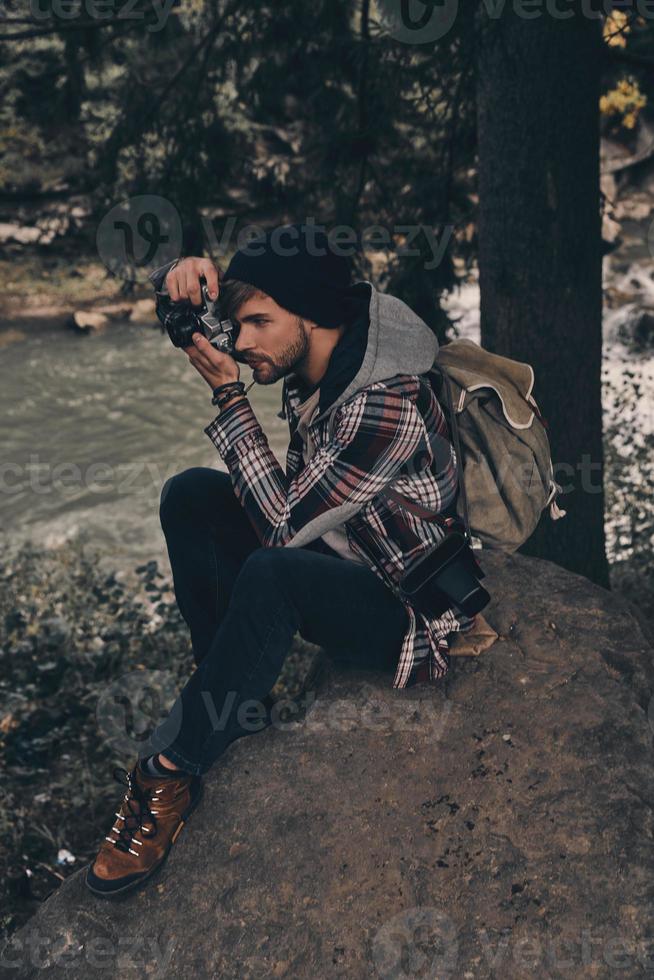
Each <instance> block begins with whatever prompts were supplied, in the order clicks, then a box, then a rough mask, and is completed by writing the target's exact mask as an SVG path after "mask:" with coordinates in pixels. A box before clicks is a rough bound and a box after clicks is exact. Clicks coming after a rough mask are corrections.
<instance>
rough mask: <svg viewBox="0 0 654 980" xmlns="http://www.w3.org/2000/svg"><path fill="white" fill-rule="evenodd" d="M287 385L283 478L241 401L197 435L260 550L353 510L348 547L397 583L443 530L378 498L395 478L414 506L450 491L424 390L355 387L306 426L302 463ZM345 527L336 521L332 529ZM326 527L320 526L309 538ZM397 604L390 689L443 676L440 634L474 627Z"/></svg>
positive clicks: (441, 420) (410, 382)
mask: <svg viewBox="0 0 654 980" xmlns="http://www.w3.org/2000/svg"><path fill="white" fill-rule="evenodd" d="M292 379H293V376H292V375H290V376H287V377H286V378H285V379H284V383H283V405H284V408H283V411H282V413H280V414H282V415H283V414H285V415H286V416H287V418H288V422H289V430H290V436H291V438H290V443H289V446H288V450H287V454H286V471H285V472H284V470H283V469H282V467H281V466H280V464H279V463H278V461H277V459H276V458H275V456H274V454H273V453H272V451H271V449H270V446H269V445H268V439H267V437H266V435H265V433H264V432H263V430H262V428H261V426H260V424H259V422H258V420H257V417H256V415H255V413H254V411H253V409H252V406H251V405H250V403H249V401H248V400H247V398H244V399H241V400H239V401H236V402H234V403H233V404H232V405H231V406H229V408H228V409H227V410H226V411H224V412H223V413H221V414H220V415H218V417H216V418H215V419H214V420H213V422H211V423H210V424H209V425H208V426H207V427H206V428H205V430H204V431H205V432H206V434H207V435H208V436H209V438H210V439H211V441H212V442H213V444H214V445H215V446H216V448H217V450H218V452H219V453H220V455H221V457H222V459H223V460H224V461H225V464H226V465H227V468H228V470H229V472H230V475H231V478H232V484H233V486H234V491H235V493H236V496H237V497H238V499H239V500H240V502H241V504H242V506H243V508H244V509H245V511H246V513H247V515H248V517H249V519H250V521H251V523H252V525H253V527H254V529H255V531H256V533H257V535H258V537H259V539H260V541H261V544H262V546H264V547H271V546H280V545H282V546H283V545H289V546H291V547H292V546H293V545H294V541H295V542H296V543H295V546H299V545H300V544H304V543H306V535H302V534H301V531H302V529H303V528H306V526H307V525H308V524H309V523H310V522H312V521H314V520H316V518H319V517H320V516H321V515H325V514H327V513H328V512H329V511H332V510H334V509H335V508H339V514H341V515H342V514H343V511H344V510H345V511H347V510H348V508H351V516H350V517H349V519H347V520H346V521H345V528H346V533H347V536H348V541H349V543H350V546H351V548H352V549H353V550H354V551H355V552H357V554H359V555H360V556H361V557H362V558H363V559H364V560H365V561H366V563H367V564H368V565H369V567H371V568H372V570H373V571H374V572H375V574H377V575H378V577H379V578H381V579H382V581H384V582H385V584H386V585H387V586H388V585H389V581H387V580H386V576H388V578H389V580H390V581H392V582H393V583H394V584H395V585H396V586H397V583H398V582H399V579H400V578H401V576H402V574H403V572H404V571H405V570H408V568H409V567H411V565H412V563H413V562H415V561H417V560H418V559H420V558H422V556H423V555H424V554H425V552H426V551H429V550H430V549H431V547H433V545H434V544H436V543H438V542H439V541H441V540H442V538H443V535H444V533H445V532H444V531H443V530H442V528H441V527H440V526H439V525H437V524H434V523H433V522H431V521H428V520H425V519H423V518H420V517H416V516H415V515H414V514H413V513H411V512H409V511H407V510H405V509H404V508H402V509H400V508H399V507H398V506H397V505H394V504H389V502H387V500H386V499H384V498H383V494H380V492H381V491H382V490H383V489H384V488H385V487H388V484H389V483H390V481H392V485H393V488H394V489H395V490H397V491H399V492H400V493H402V494H403V495H404V496H406V497H408V498H409V499H410V500H411V501H412V502H415V503H417V504H420V505H422V506H423V507H426V508H428V509H429V510H430V511H432V512H433V511H436V512H439V511H442V510H444V509H445V508H446V507H447V506H448V504H450V503H451V502H452V501H453V499H454V497H455V494H456V489H457V472H456V457H455V454H454V449H453V447H452V446H451V443H450V442H449V434H448V430H447V423H446V420H445V417H444V415H443V411H442V409H441V407H440V405H439V403H438V401H437V399H436V397H435V395H434V393H433V390H432V388H431V386H430V384H429V383H428V381H427V379H426V378H424V377H422V376H420V375H408V374H398V375H395V376H394V377H392V378H389V379H387V380H385V381H377V382H374V383H372V384H370V385H369V386H367V387H365V388H362V389H360V390H359V391H358V392H356V393H355V394H354V395H353V396H351V397H350V398H348V399H347V400H346V401H344V402H343V403H341V404H340V405H339V406H338V407H337V408H336V409H335V410H334V412H332V413H330V414H328V415H327V416H325V417H324V418H323V419H317V420H315V421H314V422H313V423H311V425H310V426H309V432H310V435H311V438H312V441H313V442H314V444H315V446H316V449H315V452H314V454H313V456H312V457H311V458H310V460H309V462H308V463H306V464H305V463H304V460H303V455H302V446H303V444H302V440H301V438H300V437H299V435H298V434H297V432H296V428H297V415H296V413H295V410H294V409H295V406H296V405H297V404H298V403H299V401H300V396H299V393H298V390H297V387H296V386H295V385H294V384H293V380H292ZM429 432H431V433H432V434H433V433H436V434H437V435H438V436H439V437H440V440H441V441H440V445H441V446H442V445H446V446H447V447H448V450H449V451H448V453H447V459H446V461H445V463H444V464H443V465H441V466H440V467H437V466H436V465H435V463H436V460H435V457H434V454H433V451H432V445H433V440H430V439H429V437H428V433H429ZM418 458H421V459H422V460H423V465H422V467H421V468H420V469H419V470H418V469H417V467H415V466H412V467H411V472H408V464H410V463H413V462H415V460H416V459H418ZM434 469H437V472H434ZM342 520H343V517H342V516H340V517H339V518H338V519H337V520H335V521H334V525H332V526H335V524H336V523H341V521H342ZM350 527H354V530H355V532H358V533H359V534H360V535H361V536H362V538H363V539H364V541H365V543H366V549H367V550H368V552H369V554H366V553H365V552H364V550H363V549H361V548H360V546H359V544H358V542H357V540H356V539H355V538H354V537H353V536H352V535H351V533H350V530H349V528H350ZM323 530H325V528H324V526H323V527H322V529H321V530H319V531H317V532H316V534H314V535H313V537H317V536H319V535H320V534H321V533H322V531H323ZM296 539H297V540H296ZM308 540H312V538H311V537H309V539H308ZM369 556H372V558H373V559H374V565H373V564H372V563H371V560H370V557H369ZM396 594H397V593H396ZM398 597H399V598H401V596H399V595H398ZM402 601H403V602H404V600H403V599H402ZM404 605H405V608H406V610H407V613H408V617H409V626H408V629H407V632H406V634H405V636H404V639H403V642H402V646H401V650H400V651H399V659H398V665H397V669H396V672H395V676H394V679H393V687H396V688H402V687H407V686H409V685H410V684H413V683H416V682H417V681H423V680H424V681H430V682H433V681H437V680H439V679H440V678H441V677H443V676H444V674H445V673H446V672H447V670H448V667H449V662H450V661H449V656H448V652H447V651H448V649H449V648H448V643H447V639H446V637H447V635H448V634H449V633H451V632H453V631H466V630H468V629H470V628H471V627H472V626H473V624H474V621H473V620H471V619H468V618H467V617H465V616H462V615H461V614H459V613H455V611H454V610H453V609H450V610H448V611H447V612H446V613H444V614H443V615H442V616H441V617H439V618H437V619H428V618H426V617H425V616H423V615H422V614H420V613H418V612H417V611H415V610H414V609H413V608H412V607H411V606H410V605H409V604H408V603H406V602H404Z"/></svg>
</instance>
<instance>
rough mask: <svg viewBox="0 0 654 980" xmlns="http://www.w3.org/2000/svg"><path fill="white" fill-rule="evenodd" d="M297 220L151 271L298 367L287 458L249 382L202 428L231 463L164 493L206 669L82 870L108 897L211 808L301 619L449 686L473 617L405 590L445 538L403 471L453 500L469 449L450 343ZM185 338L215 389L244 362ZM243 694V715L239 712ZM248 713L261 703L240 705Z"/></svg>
mask: <svg viewBox="0 0 654 980" xmlns="http://www.w3.org/2000/svg"><path fill="white" fill-rule="evenodd" d="M304 228H305V226H303V225H291V226H285V227H284V228H282V229H276V230H275V231H273V232H269V233H267V234H266V235H265V236H264V238H263V239H261V241H260V242H259V243H252V244H251V246H248V247H247V248H245V249H242V250H239V251H238V252H237V253H236V254H235V256H234V258H233V259H232V261H231V263H230V264H229V266H228V268H227V271H226V273H225V275H224V276H223V277H222V279H221V278H220V271H219V270H218V269H217V268H216V267H215V266H214V265H213V263H212V262H211V261H209V260H208V259H202V258H185V259H182V260H181V261H179V260H178V261H176V262H175V263H171V264H168V265H167V266H164V267H162V268H161V269H158V270H156V271H155V272H154V273H152V275H151V277H150V278H151V281H152V282H153V284H154V286H155V288H156V289H157V291H158V313H159V316H160V318H161V319H162V320H164V321H165V318H166V311H168V310H170V308H171V304H172V303H179V302H180V301H183V300H186V301H190V302H192V303H193V304H194V305H199V304H200V301H201V295H200V277H201V276H205V277H206V281H207V285H208V288H209V290H210V295H211V294H213V297H216V296H218V294H220V295H219V302H220V311H221V317H222V318H227V317H229V318H230V319H231V320H232V322H233V323H234V325H235V327H236V330H237V337H236V340H235V344H234V350H235V351H236V352H237V354H238V355H239V357H242V358H243V359H244V360H245V361H247V363H248V364H249V365H250V366H251V367H252V369H253V372H254V380H255V381H256V382H257V383H259V384H265V385H268V384H273V383H274V382H275V381H277V380H278V379H279V378H283V385H282V408H281V412H280V413H279V416H280V417H281V418H286V419H287V420H288V425H289V434H290V442H289V446H288V450H287V454H286V465H285V468H284V469H282V467H281V466H280V464H279V462H278V460H277V459H276V458H275V456H274V455H273V453H272V452H271V450H270V447H269V445H268V440H267V438H266V436H265V434H264V432H263V429H262V428H261V425H260V424H259V420H258V419H257V416H256V414H255V412H254V411H253V408H252V405H251V404H250V402H249V400H248V398H247V395H246V394H244V393H243V391H242V390H240V389H241V388H242V385H241V386H236V387H235V388H231V389H230V388H223V389H222V392H223V393H224V395H225V399H226V400H225V402H224V404H222V405H221V406H220V411H219V413H218V415H217V417H216V418H214V420H213V421H211V422H210V423H209V424H208V425H207V426H206V428H205V429H204V431H205V433H206V435H207V436H208V437H209V439H210V440H211V441H212V443H213V444H214V445H215V447H216V449H217V450H218V453H219V454H220V456H221V458H222V460H223V461H224V463H225V464H226V467H227V472H221V471H218V470H215V469H212V468H208V467H207V468H204V467H192V468H191V469H186V470H184V471H183V472H181V473H178V474H177V475H175V476H173V477H172V478H171V479H169V480H168V481H167V482H166V483H165V484H164V486H163V489H162V493H161V507H160V518H161V524H162V528H163V532H164V535H165V538H166V544H167V548H168V554H169V556H170V564H171V569H172V574H173V583H174V588H175V595H176V599H177V602H178V605H179V609H180V611H181V614H182V616H183V617H184V619H185V621H186V623H187V624H188V627H189V630H190V635H191V641H192V647H193V653H194V658H195V661H196V665H197V666H196V668H195V670H194V672H193V674H192V675H191V677H190V678H189V679H188V682H187V683H186V685H185V686H184V688H183V690H182V691H181V693H180V695H179V697H178V699H177V701H176V703H175V705H174V706H173V708H172V710H171V712H170V715H169V716H168V717H167V718H166V719H165V720H164V722H163V723H162V724H161V725H159V726H158V727H157V728H156V729H155V731H154V732H153V734H152V736H151V737H150V739H149V741H148V748H147V750H145V751H143V752H142V753H141V755H140V757H139V759H138V760H137V761H136V762H134V764H133V765H132V766H131V768H130V769H129V770H120V773H121V774H122V777H123V778H124V779H125V782H126V791H125V794H124V798H123V800H122V803H121V805H120V807H119V810H118V811H116V819H115V820H114V822H113V826H112V828H111V830H110V831H109V832H108V834H107V835H106V837H105V839H104V841H103V843H102V845H101V847H100V850H99V853H98V855H97V857H96V858H95V861H94V862H93V864H92V865H91V866H90V867H89V869H88V871H87V884H88V887H89V888H90V889H91V890H92V891H93V892H94V893H95V894H97V895H100V896H103V897H112V896H115V895H119V894H123V893H124V892H126V891H128V890H130V889H132V888H134V887H136V886H137V885H139V884H140V883H141V882H143V881H144V880H145V879H146V878H148V876H149V875H150V874H152V872H153V871H154V870H156V868H158V867H159V866H160V865H161V864H162V863H163V861H164V860H165V858H166V856H167V854H168V852H169V849H170V846H171V844H172V843H173V842H174V841H175V840H176V839H177V835H178V834H179V832H180V830H181V828H182V826H183V824H184V822H185V820H186V819H187V817H188V815H189V813H190V812H191V811H192V810H193V809H194V807H195V806H196V805H197V803H198V801H199V798H200V793H201V788H202V786H201V783H202V775H203V774H204V773H206V772H207V770H208V769H209V768H210V767H211V766H212V764H213V763H214V762H215V761H216V759H217V758H218V757H219V756H220V755H221V754H222V753H223V752H224V751H225V749H226V748H227V746H228V745H229V744H230V743H231V742H232V741H233V740H234V739H236V738H239V737H241V736H242V735H245V734H249V733H251V732H252V731H256V730H260V729H261V728H262V727H265V725H266V724H269V723H270V719H269V717H268V715H267V712H266V710H262V711H261V724H260V725H259V726H258V727H257V726H256V725H253V724H252V705H253V703H254V704H259V705H261V707H262V708H263V707H264V705H265V703H266V702H265V700H264V699H266V697H267V695H268V694H269V693H270V691H271V689H272V688H273V686H274V684H275V682H276V680H277V677H278V676H279V673H280V671H281V668H282V665H283V662H284V658H285V656H286V654H287V652H288V651H289V649H290V647H291V644H292V640H293V636H294V634H295V632H296V631H299V633H300V634H301V636H303V637H304V638H305V639H306V640H308V641H310V642H312V643H316V644H318V645H319V646H321V647H322V648H323V649H325V650H326V651H327V652H328V653H329V655H330V656H332V657H333V658H334V659H335V660H336V661H337V662H339V663H342V664H346V663H347V664H350V665H354V666H357V667H362V668H371V669H379V670H383V671H386V672H388V673H389V678H391V679H392V685H393V687H396V688H403V687H406V686H408V685H410V684H414V683H416V681H421V680H424V681H428V682H436V681H438V680H439V679H440V678H441V677H442V676H443V675H444V674H445V673H446V671H447V669H448V665H449V658H448V653H447V651H448V644H447V639H446V638H447V636H448V634H449V633H451V632H452V631H456V630H466V629H468V628H470V626H472V621H471V620H468V619H467V618H466V617H464V616H462V615H461V614H459V613H456V612H455V610H454V609H453V608H452V609H449V610H447V611H446V612H445V613H444V614H443V615H442V616H440V617H439V618H437V619H429V618H426V617H425V616H423V615H422V614H419V613H418V612H416V611H415V610H414V609H413V608H412V607H411V605H409V604H408V603H407V602H405V601H404V598H403V597H401V596H400V595H399V594H398V593H397V592H396V588H395V587H396V586H397V583H398V581H399V579H400V577H401V575H402V573H403V571H404V570H405V568H406V567H407V565H409V564H410V563H411V562H412V561H414V560H415V559H417V558H419V557H421V556H422V555H423V554H424V553H425V552H426V551H429V550H430V549H431V548H432V547H433V545H434V544H435V543H438V542H439V541H440V540H442V538H443V535H444V531H443V529H442V527H441V526H440V525H439V524H438V523H437V522H436V523H435V522H434V521H430V520H428V519H423V518H420V517H416V515H415V513H414V512H410V511H408V510H405V509H404V508H402V507H398V506H397V505H393V504H391V503H390V502H389V501H388V500H387V499H385V497H384V493H383V491H384V490H385V489H388V487H389V484H390V483H391V482H392V484H393V489H394V490H397V491H399V492H400V493H401V494H403V496H404V497H406V498H407V499H408V500H410V501H412V502H413V504H415V505H420V506H421V507H422V508H426V509H427V511H428V512H431V513H433V514H445V513H449V514H452V513H453V503H454V500H455V496H456V489H457V472H456V459H455V455H454V452H453V449H452V445H451V443H450V440H449V434H448V430H447V426H446V421H445V418H444V415H443V412H442V410H441V408H440V405H439V403H438V401H437V399H436V398H435V396H434V393H433V391H432V389H431V386H430V384H429V383H428V380H427V379H426V378H425V376H424V375H425V372H427V371H428V370H429V369H430V368H431V366H432V364H433V361H434V358H435V356H436V353H437V349H438V344H437V340H436V337H435V335H434V333H433V332H432V331H431V329H430V328H429V327H428V326H427V325H426V324H425V323H424V322H423V321H422V320H421V319H420V318H419V317H418V316H417V315H416V314H415V313H413V311H412V310H411V309H410V308H409V307H408V306H407V305H406V304H405V303H404V302H402V301H401V300H400V299H398V298H396V297H394V296H389V295H386V294H384V293H381V292H379V291H378V290H377V289H376V288H375V287H374V286H373V285H372V283H370V282H367V281H359V282H355V283H353V282H352V281H351V275H350V266H349V263H348V261H347V260H346V259H345V258H344V257H342V256H339V255H337V254H336V253H335V251H334V250H333V249H332V248H331V245H330V243H329V240H328V238H327V236H326V235H321V234H320V233H318V232H317V231H316V229H315V227H314V228H312V240H311V242H309V241H308V235H306V234H305V233H304ZM184 351H185V353H186V355H187V357H188V359H189V361H190V362H191V364H192V365H193V367H194V368H195V369H196V370H197V371H198V372H199V373H200V375H201V376H202V377H203V378H204V379H205V380H206V381H207V382H208V384H209V386H210V388H211V389H212V390H213V389H216V388H217V387H219V386H221V385H225V384H227V383H229V382H234V381H238V379H239V364H238V362H237V361H236V360H235V359H234V358H233V357H232V356H231V355H230V354H227V353H222V352H219V351H217V350H216V348H215V347H214V346H212V344H210V343H209V341H208V340H207V339H206V338H205V337H204V336H203V335H201V334H200V333H199V332H198V333H195V334H194V335H193V344H192V346H189V347H186V348H184ZM241 706H242V707H243V710H239V709H240V708H241ZM246 708H247V711H246V710H245V709H246Z"/></svg>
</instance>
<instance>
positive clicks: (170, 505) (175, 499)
mask: <svg viewBox="0 0 654 980" xmlns="http://www.w3.org/2000/svg"><path fill="white" fill-rule="evenodd" d="M206 472H207V471H206V468H205V467H202V466H190V467H189V468H188V469H186V470H182V471H181V473H175V475H174V476H171V477H169V478H168V479H167V480H166V482H165V483H164V485H163V487H162V488H161V495H160V499H159V520H160V521H161V524H162V526H163V525H165V524H166V523H168V522H169V521H170V520H171V519H172V518H174V517H175V516H177V515H179V514H181V513H185V512H187V513H193V512H194V511H196V508H194V507H189V505H190V504H193V502H194V501H195V502H196V504H197V503H198V502H199V501H200V500H201V499H202V495H201V494H200V493H199V488H200V487H201V486H202V481H203V479H204V478H205V477H206ZM210 472H211V473H212V474H213V471H210ZM226 475H227V474H226ZM228 479H229V477H228ZM196 512H197V511H196Z"/></svg>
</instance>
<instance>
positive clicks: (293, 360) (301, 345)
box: [253, 317, 309, 385]
mask: <svg viewBox="0 0 654 980" xmlns="http://www.w3.org/2000/svg"><path fill="white" fill-rule="evenodd" d="M308 352H309V338H308V336H307V333H306V330H305V329H304V320H303V319H302V318H301V317H298V318H297V334H296V336H295V339H294V340H293V341H292V342H291V343H290V344H289V346H288V347H287V348H286V349H285V350H284V351H282V353H281V354H280V355H279V358H278V360H276V361H271V360H269V359H268V358H266V359H265V360H262V364H261V366H260V367H259V368H258V369H257V368H253V370H258V371H259V372H260V371H261V369H262V368H263V370H264V371H265V376H264V377H262V378H261V380H259V378H256V380H257V382H258V383H259V384H262V385H271V384H274V383H275V381H278V380H279V379H280V378H283V377H284V376H285V375H287V374H290V372H291V371H292V370H293V369H294V367H295V366H296V365H297V364H299V362H300V361H302V360H303V359H304V358H305V357H306V356H307V354H308Z"/></svg>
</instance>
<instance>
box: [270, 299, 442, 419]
mask: <svg viewBox="0 0 654 980" xmlns="http://www.w3.org/2000/svg"><path fill="white" fill-rule="evenodd" d="M349 293H350V295H351V297H352V307H353V315H352V317H351V319H350V321H349V324H348V329H347V330H346V331H345V332H344V334H343V336H342V337H341V339H340V341H339V342H338V344H337V345H336V347H335V348H334V350H333V351H332V355H331V357H330V359H329V363H328V365H327V370H326V372H325V374H324V375H323V377H322V378H321V379H320V381H319V382H318V383H317V384H315V385H313V386H312V387H307V386H305V385H304V384H303V383H302V381H301V379H300V378H299V377H298V376H297V375H296V374H295V373H293V372H291V373H290V374H288V375H286V377H285V379H284V384H285V386H286V388H287V389H289V390H291V389H292V390H294V391H295V393H296V395H297V397H298V398H299V399H300V400H301V401H306V399H307V398H309V397H310V396H311V395H312V394H313V393H314V392H315V390H316V388H318V387H319V388H320V396H319V402H318V411H317V414H316V416H315V418H314V419H313V420H312V421H317V420H318V419H321V418H322V417H323V416H325V415H327V414H329V413H330V412H331V411H333V409H334V408H336V407H337V406H338V405H340V404H341V403H342V402H344V401H345V400H346V399H348V398H350V397H351V396H352V395H354V394H356V392H357V391H359V390H360V389H361V388H365V387H366V386H368V385H370V384H372V383H373V382H375V381H383V380H385V379H386V378H392V377H393V376H394V375H396V374H424V373H425V372H426V371H429V369H430V368H431V367H432V365H433V363H434V359H435V358H436V355H437V353H438V340H437V338H436V335H435V334H434V332H433V331H432V330H431V329H430V327H428V326H427V324H426V323H425V322H424V320H422V319H421V318H420V317H419V316H418V315H417V313H414V312H413V310H412V309H411V307H410V306H407V304H406V303H405V302H404V301H403V300H401V299H398V298H397V297H396V296H390V295H389V294H388V293H382V292H380V291H379V290H378V289H377V288H376V287H375V286H374V285H373V284H372V283H371V282H369V281H368V280H361V281H360V282H357V283H354V284H353V285H352V286H351V287H350V290H349ZM284 400H285V399H284V395H282V410H281V412H279V413H278V415H279V417H280V418H286V413H285V410H284Z"/></svg>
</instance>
